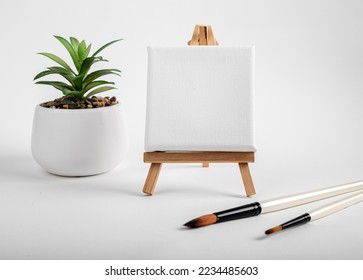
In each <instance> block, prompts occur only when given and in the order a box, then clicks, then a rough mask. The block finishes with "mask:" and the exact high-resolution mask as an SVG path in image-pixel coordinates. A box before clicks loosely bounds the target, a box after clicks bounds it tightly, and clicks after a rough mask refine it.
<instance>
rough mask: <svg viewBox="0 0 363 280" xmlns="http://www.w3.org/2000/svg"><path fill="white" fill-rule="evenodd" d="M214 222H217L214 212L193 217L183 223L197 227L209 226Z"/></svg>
mask: <svg viewBox="0 0 363 280" xmlns="http://www.w3.org/2000/svg"><path fill="white" fill-rule="evenodd" d="M216 222H217V216H216V215H215V214H208V215H204V216H201V217H199V218H195V219H193V220H191V221H189V222H187V223H186V224H184V225H185V226H186V227H190V228H198V227H204V226H209V225H211V224H214V223H216Z"/></svg>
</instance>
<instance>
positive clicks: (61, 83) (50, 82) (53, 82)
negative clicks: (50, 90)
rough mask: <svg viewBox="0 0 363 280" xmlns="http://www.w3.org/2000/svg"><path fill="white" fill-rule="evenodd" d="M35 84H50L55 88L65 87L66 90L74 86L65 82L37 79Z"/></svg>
mask: <svg viewBox="0 0 363 280" xmlns="http://www.w3.org/2000/svg"><path fill="white" fill-rule="evenodd" d="M36 84H39V85H51V86H53V87H55V88H57V89H62V90H63V89H67V90H74V88H73V87H72V86H70V85H67V84H66V83H63V82H59V81H38V82H36Z"/></svg>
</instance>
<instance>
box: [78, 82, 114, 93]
mask: <svg viewBox="0 0 363 280" xmlns="http://www.w3.org/2000/svg"><path fill="white" fill-rule="evenodd" d="M106 84H109V85H114V84H115V83H114V82H107V81H94V82H90V83H88V84H87V85H85V87H84V88H83V92H84V93H86V92H87V91H89V90H91V89H93V88H95V87H98V86H101V85H106Z"/></svg>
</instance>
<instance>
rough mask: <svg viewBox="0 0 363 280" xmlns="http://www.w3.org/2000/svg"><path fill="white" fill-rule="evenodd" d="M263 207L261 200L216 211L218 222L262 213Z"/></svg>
mask: <svg viewBox="0 0 363 280" xmlns="http://www.w3.org/2000/svg"><path fill="white" fill-rule="evenodd" d="M261 211H262V208H261V204H260V203H259V202H254V203H250V204H246V205H243V206H239V207H235V208H231V209H228V210H224V211H220V212H216V213H214V215H216V216H217V223H221V222H227V221H232V220H238V219H244V218H249V217H253V216H257V215H259V214H261Z"/></svg>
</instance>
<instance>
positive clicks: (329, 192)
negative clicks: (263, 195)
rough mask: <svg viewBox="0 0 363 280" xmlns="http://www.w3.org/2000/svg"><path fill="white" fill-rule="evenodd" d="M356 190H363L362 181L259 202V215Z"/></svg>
mask: <svg viewBox="0 0 363 280" xmlns="http://www.w3.org/2000/svg"><path fill="white" fill-rule="evenodd" d="M357 190H363V181H359V182H353V183H349V184H344V185H339V186H335V187H329V188H323V189H318V190H313V191H308V192H303V193H299V194H293V195H287V196H282V197H277V198H273V199H269V200H265V201H262V202H260V204H261V208H262V211H261V213H269V212H274V211H279V210H282V209H286V208H290V207H295V206H299V205H302V204H306V203H310V202H314V201H317V200H321V199H325V198H329V197H333V196H336V195H340V194H344V193H349V192H353V191H357Z"/></svg>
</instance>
